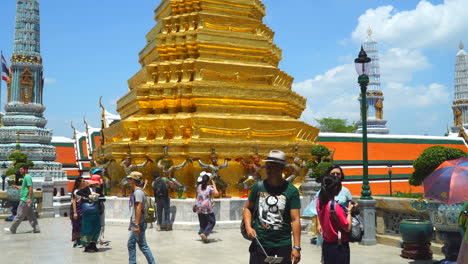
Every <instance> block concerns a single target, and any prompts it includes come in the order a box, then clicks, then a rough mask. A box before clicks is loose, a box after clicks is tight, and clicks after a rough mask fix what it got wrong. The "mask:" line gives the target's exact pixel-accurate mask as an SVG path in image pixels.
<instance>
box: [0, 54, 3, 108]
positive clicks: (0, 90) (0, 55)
mask: <svg viewBox="0 0 468 264" xmlns="http://www.w3.org/2000/svg"><path fill="white" fill-rule="evenodd" d="M0 60H2V66H3V51H2V50H0ZM2 72H3V71H2ZM2 81H3V79H0V111H1V109H2Z"/></svg>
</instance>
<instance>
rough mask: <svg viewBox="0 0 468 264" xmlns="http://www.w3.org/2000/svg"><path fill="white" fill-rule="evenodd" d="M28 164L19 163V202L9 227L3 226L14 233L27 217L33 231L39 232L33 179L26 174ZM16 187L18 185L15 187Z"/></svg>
mask: <svg viewBox="0 0 468 264" xmlns="http://www.w3.org/2000/svg"><path fill="white" fill-rule="evenodd" d="M28 169H29V167H28V165H21V166H20V167H19V172H20V173H21V175H23V177H24V178H23V184H22V185H21V192H20V203H19V205H18V211H17V213H16V216H15V219H13V223H12V224H11V227H10V228H5V231H6V232H9V233H12V234H15V233H16V229H17V228H18V226H19V225H20V224H21V222H23V220H24V219H28V220H29V223H30V224H31V226H32V228H33V233H39V232H40V230H39V224H38V223H37V219H36V213H35V212H34V195H33V181H32V178H31V175H29V174H28ZM15 188H18V187H15Z"/></svg>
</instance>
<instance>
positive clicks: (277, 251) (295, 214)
mask: <svg viewBox="0 0 468 264" xmlns="http://www.w3.org/2000/svg"><path fill="white" fill-rule="evenodd" d="M285 158H286V155H285V154H284V152H282V151H280V150H272V151H270V154H269V155H268V158H267V159H266V160H265V161H264V162H265V165H266V174H267V179H266V180H264V181H260V182H257V183H255V184H254V186H253V187H252V190H251V191H250V194H249V198H248V199H247V201H246V203H245V206H244V211H243V217H244V222H245V229H246V231H247V234H248V235H249V237H251V238H257V239H258V241H259V242H260V244H261V245H262V246H263V247H264V249H265V251H266V253H267V254H268V256H277V257H282V258H283V260H282V262H281V263H282V264H290V263H293V264H295V263H299V261H300V259H301V222H300V218H299V217H300V213H299V211H300V209H301V203H300V199H299V191H298V190H297V189H296V187H294V186H293V185H292V184H291V183H289V182H287V181H286V180H284V179H283V177H282V172H283V169H284V167H285V166H286V161H285ZM255 205H257V206H256V210H257V212H256V213H255V215H256V217H255V219H253V220H254V221H253V225H252V224H251V223H252V215H254V212H252V211H253V209H254V207H255ZM291 233H292V238H291ZM257 239H255V240H253V242H252V244H251V245H250V247H249V252H250V262H249V263H250V264H262V263H264V260H265V258H266V256H265V253H264V252H263V250H262V248H261V246H260V245H259V244H258V242H257Z"/></svg>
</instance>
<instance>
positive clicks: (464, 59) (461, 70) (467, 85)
mask: <svg viewBox="0 0 468 264" xmlns="http://www.w3.org/2000/svg"><path fill="white" fill-rule="evenodd" d="M458 48H459V49H460V50H459V51H458V52H457V55H456V56H455V82H454V83H455V87H454V88H455V89H454V92H455V95H454V100H453V104H452V110H453V127H452V132H454V133H458V132H459V131H460V129H461V128H462V127H465V128H467V127H468V96H467V94H468V54H467V53H466V52H465V50H464V45H463V42H461V41H460V44H459V45H458Z"/></svg>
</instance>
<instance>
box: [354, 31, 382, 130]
mask: <svg viewBox="0 0 468 264" xmlns="http://www.w3.org/2000/svg"><path fill="white" fill-rule="evenodd" d="M372 34H373V31H372V29H371V28H370V27H369V29H367V40H366V41H365V42H364V43H362V47H363V48H364V50H365V51H366V53H367V56H369V57H370V58H371V69H370V73H369V85H368V86H367V106H366V107H367V124H368V128H367V132H368V133H369V134H388V133H389V130H388V128H387V120H384V116H383V101H384V96H383V92H382V90H381V87H380V58H379V50H378V43H377V42H376V41H375V40H374V39H373V38H372ZM359 98H361V97H359ZM359 102H361V100H360V99H359ZM356 132H358V133H361V132H362V126H361V123H360V122H359V126H358V130H357V131H356Z"/></svg>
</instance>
